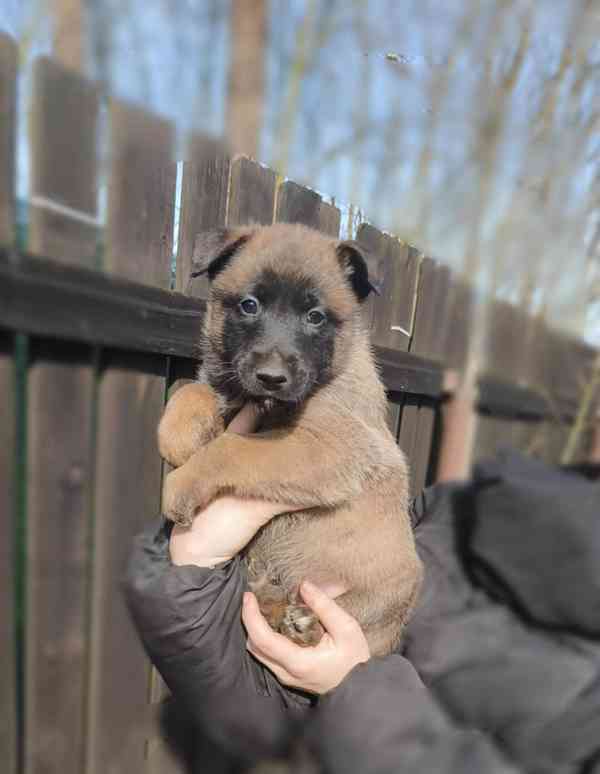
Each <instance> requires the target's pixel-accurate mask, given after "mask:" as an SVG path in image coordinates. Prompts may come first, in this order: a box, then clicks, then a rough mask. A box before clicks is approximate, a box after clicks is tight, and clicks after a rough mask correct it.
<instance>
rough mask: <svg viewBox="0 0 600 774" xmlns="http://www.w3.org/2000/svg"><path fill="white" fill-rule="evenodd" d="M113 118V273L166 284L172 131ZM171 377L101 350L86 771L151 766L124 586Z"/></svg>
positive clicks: (133, 113) (151, 493)
mask: <svg viewBox="0 0 600 774" xmlns="http://www.w3.org/2000/svg"><path fill="white" fill-rule="evenodd" d="M109 122H110V151H111V165H110V172H109V199H108V222H107V234H106V258H105V266H106V269H107V270H108V271H109V272H110V273H112V274H117V275H119V276H124V277H131V276H132V275H133V274H135V276H136V277H137V279H138V280H139V281H142V282H146V283H148V284H149V285H156V286H158V287H162V288H163V289H165V288H168V287H169V283H170V276H171V271H170V266H171V252H172V242H171V235H172V229H173V209H174V208H173V203H174V187H175V179H176V165H175V163H174V162H173V161H172V144H173V130H172V127H171V126H170V125H168V124H166V123H165V122H164V121H161V120H159V119H157V118H154V117H152V116H150V115H148V114H147V113H145V112H143V111H141V110H139V109H134V108H131V107H129V106H128V105H125V104H123V103H120V102H117V101H113V102H112V103H111V104H110V106H109ZM149 213H153V214H154V217H149ZM165 375H166V362H165V359H164V358H160V357H159V358H156V357H152V356H146V355H137V356H136V355H132V354H131V353H128V354H126V355H125V354H121V355H117V354H115V353H110V352H105V353H104V355H103V362H102V368H101V373H100V378H99V383H98V408H97V417H98V419H97V440H96V442H97V455H96V471H95V484H96V486H95V494H94V506H95V507H94V514H95V524H94V549H95V560H94V570H93V594H92V611H91V625H92V638H91V639H92V648H91V654H90V682H89V696H88V718H89V725H88V748H87V756H86V767H85V771H86V774H104V772H107V771H110V772H111V773H112V774H120V773H121V772H122V773H123V774H125V772H127V774H128V773H129V772H132V771H136V772H143V771H144V767H145V766H146V751H145V748H146V733H147V727H146V725H145V718H146V713H147V704H148V698H149V679H150V665H149V663H148V661H147V659H146V657H145V655H144V653H143V650H142V647H141V645H140V642H139V639H138V637H137V634H136V632H135V630H134V628H133V625H132V623H131V621H130V618H129V615H128V613H127V610H126V607H125V604H124V600H123V598H122V595H121V593H120V589H119V583H120V578H121V577H122V575H123V571H124V568H125V563H126V560H127V556H128V552H129V549H130V543H131V538H132V536H133V535H134V534H135V533H136V532H137V531H139V529H140V528H141V526H142V525H143V524H144V523H146V522H147V521H148V519H152V518H156V517H157V515H158V514H159V512H160V487H161V460H160V458H159V455H158V452H157V449H156V442H155V434H156V426H157V423H158V420H159V417H160V413H161V411H162V406H163V402H164V391H165ZM107 675H110V679H107V677H106V676H107ZM165 774H166V773H165Z"/></svg>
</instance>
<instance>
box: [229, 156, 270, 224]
mask: <svg viewBox="0 0 600 774" xmlns="http://www.w3.org/2000/svg"><path fill="white" fill-rule="evenodd" d="M276 181H277V176H276V175H275V172H273V171H272V170H271V169H267V167H261V165H260V164H257V163H256V162H255V161H251V160H250V159H248V158H246V157H245V156H238V157H237V158H236V159H234V160H233V162H232V164H231V183H230V186H229V207H228V210H227V223H228V224H229V225H234V226H235V225H246V224H251V223H255V224H261V225H269V224H270V223H272V222H273V214H274V213H273V210H274V204H275V184H276Z"/></svg>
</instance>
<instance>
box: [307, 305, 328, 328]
mask: <svg viewBox="0 0 600 774" xmlns="http://www.w3.org/2000/svg"><path fill="white" fill-rule="evenodd" d="M306 319H307V321H308V323H309V324H310V325H314V326H315V327H319V326H320V325H323V323H324V322H325V315H324V314H323V312H322V311H321V310H320V309H311V310H310V312H308V314H307V315H306Z"/></svg>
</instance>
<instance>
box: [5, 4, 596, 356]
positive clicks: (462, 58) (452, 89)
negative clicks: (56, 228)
mask: <svg viewBox="0 0 600 774" xmlns="http://www.w3.org/2000/svg"><path fill="white" fill-rule="evenodd" d="M46 2H47V0H0V8H1V9H2V11H1V13H0V29H4V30H5V31H8V32H9V33H10V34H12V35H14V36H15V37H18V38H20V39H21V40H22V41H23V40H25V41H27V44H26V45H25V44H23V43H22V52H23V70H22V73H23V74H22V79H21V88H20V98H21V108H22V109H21V116H22V117H24V118H25V117H26V106H27V99H28V94H29V81H28V74H29V73H30V66H31V62H32V61H33V58H34V57H35V56H38V55H39V54H42V53H47V52H48V51H49V49H50V28H49V24H48V21H47V18H46V17H45V14H44V10H45V3H46ZM509 5H510V7H511V12H510V13H508V14H505V15H500V14H499V13H498V7H499V4H498V3H496V2H493V1H492V0H488V2H483V3H478V4H476V6H475V5H474V4H473V3H472V2H470V0H463V1H461V0H444V1H443V2H442V1H441V0H438V1H437V2H433V0H271V4H270V30H269V38H268V44H267V49H266V52H265V62H266V65H265V66H266V73H267V94H266V101H265V121H264V130H263V133H262V137H261V158H260V161H263V162H265V163H268V164H271V165H276V164H277V163H280V162H281V161H282V158H285V159H286V160H287V163H286V165H285V168H284V169H278V171H280V172H283V173H284V174H285V175H287V176H288V177H290V178H291V179H294V180H296V181H297V182H301V183H305V184H307V185H310V186H311V187H313V188H315V189H317V190H319V191H320V192H322V193H324V194H326V195H328V196H330V197H332V198H334V199H335V201H336V203H338V204H340V205H342V206H343V205H347V204H348V203H352V204H354V205H356V206H357V207H359V208H360V209H361V211H362V213H364V217H365V219H368V220H370V221H372V222H374V223H375V224H376V225H377V226H378V227H380V228H382V229H384V230H388V231H390V232H393V233H395V234H398V235H399V236H400V237H401V238H403V239H405V240H407V241H411V242H412V243H413V244H416V246H417V247H419V248H421V249H423V250H424V251H425V252H427V253H428V254H431V255H433V256H434V257H436V258H439V259H441V260H444V261H446V262H448V263H449V264H450V265H452V266H453V267H455V268H456V269H457V270H458V271H460V270H465V266H466V265H467V258H466V257H465V256H466V253H470V252H472V245H473V244H475V243H476V245H477V251H478V253H479V254H480V255H481V256H482V258H481V260H480V261H479V266H478V269H477V273H478V279H479V282H480V285H481V286H482V287H486V284H487V285H489V283H490V282H491V281H492V279H493V278H494V277H495V278H496V279H497V275H498V274H499V275H500V279H501V282H500V287H499V288H496V291H497V292H499V293H500V294H501V295H502V294H504V297H506V298H509V299H514V298H516V297H517V296H518V294H519V293H520V292H521V288H522V286H523V284H526V281H527V277H526V274H527V272H528V271H529V272H530V273H532V272H533V273H534V274H535V276H536V277H537V278H538V279H539V283H538V284H539V288H538V290H537V292H536V293H535V294H534V299H537V302H538V304H545V307H546V308H547V314H549V315H550V317H551V318H552V319H553V321H554V322H555V323H556V324H559V325H561V326H562V327H566V328H567V329H569V330H574V331H576V332H577V331H580V330H583V329H585V333H586V335H587V336H588V338H589V339H590V340H593V341H595V340H598V341H600V311H598V309H596V307H595V306H594V305H593V304H587V303H583V300H584V297H585V292H586V289H587V288H588V287H590V277H589V276H588V273H589V271H588V268H587V265H588V256H587V255H586V238H589V237H586V235H589V234H590V233H591V229H592V227H593V217H592V216H590V215H589V211H590V210H594V207H593V202H594V201H596V202H598V201H599V200H600V197H599V196H598V187H599V157H600V131H599V132H597V133H596V137H595V139H594V136H593V134H592V135H591V136H590V137H589V138H588V139H587V140H586V142H585V143H584V144H583V145H582V143H581V140H580V136H581V130H580V128H581V125H582V123H583V122H585V119H586V117H589V116H590V115H591V114H592V113H593V111H594V110H597V109H598V107H597V106H598V105H599V104H600V84H599V78H598V64H599V63H600V43H599V42H598V41H599V40H600V35H598V34H597V33H598V32H599V31H600V6H599V10H598V12H594V11H593V12H592V14H591V15H588V17H586V19H585V23H584V24H581V23H579V26H578V27H577V15H576V13H575V11H576V10H577V8H578V7H579V5H580V3H579V0H572V1H571V2H563V0H538V2H537V3H532V2H528V0H514V2H513V3H511V4H509ZM92 6H93V7H94V8H95V9H96V10H95V11H94V12H93V13H92V15H91V17H90V19H89V30H88V32H89V41H90V68H89V72H90V75H92V76H100V77H102V78H103V79H104V80H105V81H106V82H108V83H109V85H110V92H111V93H112V94H114V95H116V96H119V97H121V98H124V99H128V100H131V101H133V102H136V103H139V104H142V105H144V106H145V107H146V108H147V109H149V110H151V111H153V112H156V113H159V114H161V115H164V116H167V117H168V118H169V119H171V120H172V121H173V122H174V123H175V125H176V127H177V129H178V133H179V135H178V136H179V138H180V142H181V146H180V147H182V144H183V142H184V140H185V136H186V133H187V132H188V131H189V130H191V129H196V128H199V129H204V130H209V131H211V132H214V133H216V134H220V133H221V132H222V131H223V129H224V105H225V97H226V86H227V67H228V61H229V44H230V41H229V34H228V14H229V3H228V1H227V0H178V2H177V4H174V3H172V2H169V0H102V1H101V2H100V3H98V2H96V3H93V4H92ZM470 6H473V8H475V7H477V9H478V10H477V13H469V12H468V11H469V7H470ZM525 18H529V19H530V27H531V34H530V37H529V39H528V44H527V50H526V55H525V57H524V59H523V62H522V66H521V67H520V69H519V71H518V75H517V77H516V79H515V82H514V83H513V84H512V85H511V89H510V92H509V93H508V94H502V93H501V92H500V91H499V84H500V83H501V82H502V77H503V75H504V74H505V73H506V72H507V70H509V69H510V66H511V62H513V61H514V60H515V56H516V52H517V48H518V44H519V40H520V39H521V37H520V36H522V35H523V26H524V19H525ZM107 20H108V26H109V29H110V41H111V55H110V57H109V58H108V60H107V61H106V62H105V63H104V65H103V64H102V61H101V59H99V57H98V56H97V54H98V50H99V48H98V43H99V41H101V39H102V36H101V34H100V33H101V30H102V28H103V27H102V22H103V21H104V23H105V24H106V23H107ZM574 20H575V21H574ZM303 24H304V31H305V38H306V39H305V44H306V46H307V52H308V53H307V57H306V64H305V67H304V70H303V73H302V78H301V84H300V88H299V90H298V96H297V99H296V100H295V102H294V103H293V105H292V107H291V108H290V103H289V95H290V88H291V87H290V83H291V81H292V79H293V74H292V73H293V68H294V66H295V65H296V64H297V50H298V39H299V38H298V36H299V30H300V29H301V28H302V27H303ZM565 51H569V52H570V53H571V54H572V59H573V62H574V64H572V65H571V66H570V68H567V70H566V72H565V73H563V74H562V75H561V79H560V86H559V88H558V89H556V94H555V95H554V98H553V99H554V102H553V104H554V109H553V110H554V112H553V118H552V121H551V126H550V130H549V131H546V132H543V131H541V130H540V128H539V127H538V126H537V125H536V121H537V120H538V119H539V111H540V106H541V105H543V104H544V99H545V96H546V95H547V92H548V88H549V84H550V83H551V82H552V79H553V78H555V77H556V74H557V72H558V70H559V68H560V63H561V59H562V57H563V55H564V52H565ZM594 63H596V68H595V69H594V67H593V66H592V65H593V64H594ZM584 65H585V67H588V68H589V73H587V74H586V76H585V78H584V79H583V86H582V87H581V88H579V89H577V78H578V75H579V74H580V73H581V72H582V70H581V68H582V67H583V66H584ZM482 73H485V78H483V77H482ZM574 93H575V94H576V98H575V97H574V96H573V94H574ZM288 108H289V109H291V110H293V118H292V126H293V131H292V133H291V142H290V144H289V147H288V148H285V152H284V153H283V154H282V151H281V148H280V145H279V143H278V137H280V135H281V126H282V123H283V117H285V110H286V109H288ZM490 127H491V129H490ZM20 129H21V131H20V132H19V137H20V143H19V164H18V181H17V182H18V191H19V194H20V195H21V196H26V194H27V143H26V125H25V123H24V122H22V123H21V127H20ZM486 130H491V131H496V130H497V132H498V134H497V142H496V144H495V146H494V149H493V152H492V153H487V152H486V151H485V148H483V149H482V142H481V138H482V133H483V132H484V131H486ZM536 132H537V133H538V134H539V135H540V139H539V141H538V142H537V144H536V142H533V140H534V139H535V138H536V136H537V135H536ZM488 171H489V172H490V173H491V175H490V176H487V177H486V174H487V172H488ZM489 179H491V181H492V182H491V184H490V183H489V182H488V180H489ZM548 180H550V181H551V195H549V196H546V199H545V200H542V199H541V194H540V191H542V190H543V189H544V186H545V185H546V183H547V181H548ZM482 203H483V204H482ZM597 209H598V208H597V205H596V207H595V210H596V212H597ZM475 213H477V214H476V215H475ZM582 213H587V215H586V217H584V215H583V214H582ZM505 232H508V234H509V236H510V239H509V240H507V239H506V238H505V237H504V236H502V238H500V236H499V235H500V234H502V235H504V234H505ZM470 246H471V247H470ZM532 248H533V249H532ZM534 250H535V253H534ZM597 262H598V261H596V263H597ZM565 263H567V264H568V265H569V269H570V270H569V272H568V273H566V276H565V272H564V271H562V272H561V267H564V265H565ZM498 267H500V268H498ZM598 274H600V272H598ZM592 275H593V276H592V284H593V281H595V277H596V276H597V275H595V274H594V270H593V271H592ZM558 276H560V282H559V281H557V277H558ZM550 290H551V291H552V294H551V298H550V299H549V293H550ZM597 306H600V304H598V305H597Z"/></svg>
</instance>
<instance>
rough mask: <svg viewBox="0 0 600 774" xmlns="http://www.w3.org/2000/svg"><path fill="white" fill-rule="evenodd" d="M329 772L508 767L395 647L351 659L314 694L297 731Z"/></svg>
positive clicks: (511, 771) (457, 771)
mask: <svg viewBox="0 0 600 774" xmlns="http://www.w3.org/2000/svg"><path fill="white" fill-rule="evenodd" d="M305 739H306V742H307V745H308V747H309V749H310V750H311V752H312V754H313V756H314V757H315V758H316V759H317V760H318V761H319V762H320V763H321V765H322V766H323V769H324V771H327V772H328V773H329V774H354V772H356V774H358V773H359V772H360V774H388V772H389V774H392V772H394V774H395V773H396V772H398V771H403V772H414V774H417V773H418V774H421V772H424V771H435V772H438V774H464V772H482V771H485V772H486V774H516V773H517V772H518V769H516V768H514V767H513V766H511V765H510V764H509V763H508V762H507V761H506V760H505V759H504V758H503V756H502V754H501V753H500V752H499V750H497V749H496V748H495V747H494V746H493V745H492V743H491V742H490V741H489V739H487V738H486V737H485V736H483V735H482V734H481V732H479V731H476V730H470V729H464V728H459V727H457V726H456V725H454V724H453V723H452V722H451V720H450V719H449V718H448V717H447V716H446V714H445V713H444V712H443V710H442V709H441V708H440V707H439V705H438V704H437V703H436V701H435V700H434V698H433V697H432V696H431V695H430V693H429V691H428V690H427V688H426V687H425V686H424V685H423V683H422V682H421V680H420V679H419V677H418V675H417V673H416V672H415V670H414V668H413V666H412V665H411V664H410V662H409V661H407V660H406V659H405V658H403V657H402V656H400V655H397V654H393V655H391V656H387V657H385V658H381V659H372V660H371V661H369V662H367V663H366V664H361V665H359V666H357V667H355V668H354V669H353V670H352V672H351V673H350V674H349V675H348V676H347V677H346V679H345V680H344V681H343V682H342V683H341V684H340V685H339V686H338V687H337V688H336V689H335V690H334V691H333V692H332V693H330V694H328V695H326V696H325V697H324V698H322V699H321V702H320V703H319V707H318V710H317V711H316V712H315V713H314V716H313V718H312V720H311V722H310V724H309V725H308V729H307V732H306V736H305Z"/></svg>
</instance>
